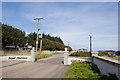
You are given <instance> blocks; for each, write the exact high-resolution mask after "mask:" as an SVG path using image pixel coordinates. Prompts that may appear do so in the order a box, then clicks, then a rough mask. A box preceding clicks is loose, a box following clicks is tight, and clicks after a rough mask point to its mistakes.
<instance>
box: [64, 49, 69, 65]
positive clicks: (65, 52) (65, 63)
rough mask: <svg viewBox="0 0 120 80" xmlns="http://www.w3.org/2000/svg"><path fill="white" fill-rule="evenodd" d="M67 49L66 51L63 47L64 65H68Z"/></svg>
mask: <svg viewBox="0 0 120 80" xmlns="http://www.w3.org/2000/svg"><path fill="white" fill-rule="evenodd" d="M68 52H69V51H67V48H65V51H64V65H68V56H69V54H68Z"/></svg>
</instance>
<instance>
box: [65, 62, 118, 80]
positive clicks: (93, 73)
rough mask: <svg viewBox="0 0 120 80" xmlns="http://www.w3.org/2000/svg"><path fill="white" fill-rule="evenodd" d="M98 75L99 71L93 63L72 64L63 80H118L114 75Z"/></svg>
mask: <svg viewBox="0 0 120 80" xmlns="http://www.w3.org/2000/svg"><path fill="white" fill-rule="evenodd" d="M108 74H109V76H106V75H100V70H99V69H98V67H97V65H95V64H94V63H90V62H89V63H88V62H73V63H72V64H71V65H70V68H69V70H68V73H67V76H65V77H64V78H63V80H118V78H117V76H116V75H115V74H111V73H108Z"/></svg>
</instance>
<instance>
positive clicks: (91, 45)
mask: <svg viewBox="0 0 120 80" xmlns="http://www.w3.org/2000/svg"><path fill="white" fill-rule="evenodd" d="M89 36H90V57H92V36H91V35H89Z"/></svg>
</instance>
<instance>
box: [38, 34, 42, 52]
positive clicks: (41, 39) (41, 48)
mask: <svg viewBox="0 0 120 80" xmlns="http://www.w3.org/2000/svg"><path fill="white" fill-rule="evenodd" d="M42 36H43V34H41V35H40V36H39V38H40V39H41V40H40V53H41V51H42Z"/></svg>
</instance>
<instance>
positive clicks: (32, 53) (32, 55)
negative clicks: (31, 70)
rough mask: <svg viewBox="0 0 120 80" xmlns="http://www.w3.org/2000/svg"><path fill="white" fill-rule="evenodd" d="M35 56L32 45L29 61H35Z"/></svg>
mask: <svg viewBox="0 0 120 80" xmlns="http://www.w3.org/2000/svg"><path fill="white" fill-rule="evenodd" d="M35 57H36V52H35V47H33V48H32V50H31V61H32V62H35V60H36V58H35Z"/></svg>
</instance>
